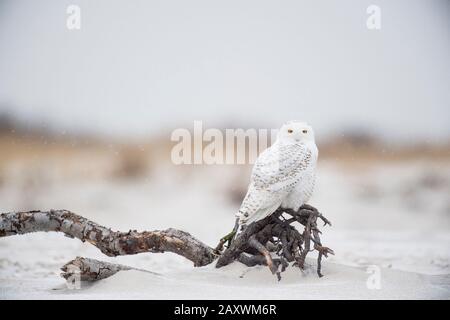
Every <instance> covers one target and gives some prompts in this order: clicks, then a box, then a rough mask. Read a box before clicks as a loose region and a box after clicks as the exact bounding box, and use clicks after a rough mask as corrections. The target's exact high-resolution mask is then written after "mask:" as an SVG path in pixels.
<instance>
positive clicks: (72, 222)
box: [0, 210, 216, 267]
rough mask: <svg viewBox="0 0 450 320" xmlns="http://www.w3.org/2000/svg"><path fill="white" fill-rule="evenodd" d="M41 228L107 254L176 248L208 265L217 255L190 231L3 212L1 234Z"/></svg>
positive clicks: (62, 214) (59, 213) (54, 213)
mask: <svg viewBox="0 0 450 320" xmlns="http://www.w3.org/2000/svg"><path fill="white" fill-rule="evenodd" d="M38 231H57V232H63V233H64V234H65V235H67V236H69V237H72V238H77V239H80V240H81V241H83V242H84V241H87V242H89V243H91V244H93V245H94V246H96V247H97V248H98V249H100V251H101V252H103V253H104V254H106V255H107V256H110V257H112V256H119V255H129V254H137V253H142V252H153V253H156V252H165V251H168V252H173V253H176V254H178V255H181V256H183V257H185V258H187V259H189V260H190V261H192V262H193V263H194V266H197V267H198V266H205V265H207V264H210V263H211V262H212V261H214V259H215V258H216V255H215V254H214V250H213V249H212V248H210V247H209V246H208V245H206V244H204V243H203V242H201V241H199V240H197V239H196V238H194V237H193V236H191V235H190V234H189V233H187V232H184V231H181V230H177V229H172V228H170V229H167V230H155V231H143V232H137V231H136V230H134V231H133V230H130V231H128V232H119V231H112V230H111V229H108V228H105V227H103V226H101V225H99V224H97V223H95V222H92V221H90V220H89V219H86V218H83V217H81V216H79V215H77V214H75V213H73V212H70V211H67V210H50V211H28V212H11V213H3V214H1V215H0V237H6V236H12V235H17V234H25V233H31V232H38Z"/></svg>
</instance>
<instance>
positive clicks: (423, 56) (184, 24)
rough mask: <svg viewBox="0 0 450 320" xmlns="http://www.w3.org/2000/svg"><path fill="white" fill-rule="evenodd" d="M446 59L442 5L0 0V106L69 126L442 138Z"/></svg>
mask: <svg viewBox="0 0 450 320" xmlns="http://www.w3.org/2000/svg"><path fill="white" fill-rule="evenodd" d="M69 4H76V5H79V6H80V7H81V30H79V31H69V30H68V29H67V28H66V17H67V14H66V8H67V6H68V5H69ZM370 4H376V5H378V6H379V7H380V8H381V26H382V28H381V30H379V31H373V30H368V29H367V28H366V19H367V17H368V15H367V13H366V8H367V7H368V6H369V5H370ZM449 57H450V1H447V0H442V1H441V0H430V1H421V0H413V1H407V0H404V1H399V0H383V1H378V0H377V1H374V0H370V1H364V0H354V1H348V0H347V1H334V0H329V1H317V0H316V1H298V0H295V1H294V0H293V1H261V0H252V1H249V0H239V1H237V0H227V1H211V0H203V1H198V0H190V1H182V0H164V1H163V0H159V1H155V0H148V1H144V0H142V1H129V0H121V1H117V0H116V1H111V0H96V1H92V0H90V1H89V0H86V1H80V0H71V1H65V0H64V1H62V0H53V1H48V0H46V1H44V0H40V1H32V0H28V1H23V0H10V1H6V0H0V112H1V111H9V112H12V113H15V114H17V115H19V116H20V117H22V118H24V119H27V120H29V121H31V120H39V121H41V120H42V119H44V120H46V121H48V122H50V124H51V125H56V126H58V128H63V129H64V130H68V131H70V130H78V129H85V128H87V129H90V130H91V131H98V132H102V133H107V134H149V133H157V132H160V131H161V130H167V129H168V128H172V127H178V126H189V125H192V122H193V121H194V120H204V121H205V124H206V126H217V125H223V124H225V125H226V124H230V123H235V122H237V123H239V124H240V125H247V124H248V125H257V124H261V125H264V126H271V127H277V126H278V125H279V124H280V123H282V122H284V121H286V120H288V119H300V120H305V121H308V122H310V123H311V124H312V125H313V126H314V127H315V128H316V131H317V132H319V134H321V133H322V134H323V133H328V132H330V131H333V130H340V129H341V128H344V127H346V126H359V127H365V128H370V129H371V130H373V131H374V132H375V133H380V134H381V135H383V136H389V135H390V134H391V133H392V135H393V136H397V137H400V138H402V139H408V140H414V139H421V138H423V137H426V138H449V137H450V87H449V86H450V61H449Z"/></svg>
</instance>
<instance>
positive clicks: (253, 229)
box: [215, 205, 334, 279]
mask: <svg viewBox="0 0 450 320" xmlns="http://www.w3.org/2000/svg"><path fill="white" fill-rule="evenodd" d="M317 219H321V220H322V221H323V222H324V226H325V225H327V224H328V225H330V226H331V223H330V221H329V220H328V219H326V218H325V217H324V216H323V215H322V214H321V213H320V212H319V211H318V210H317V209H316V208H314V207H312V206H310V205H303V206H302V207H301V208H300V209H299V210H298V211H294V210H289V209H288V210H286V209H281V208H279V209H277V210H276V211H275V212H274V213H273V214H272V215H270V216H269V217H267V218H265V219H263V220H260V221H256V222H254V223H252V224H250V225H249V226H248V227H246V228H245V229H244V230H243V231H242V232H241V233H239V234H238V236H237V237H236V239H235V240H234V241H232V242H231V244H230V245H229V246H228V248H226V249H225V250H224V251H223V252H222V250H223V247H224V243H225V241H224V239H226V237H224V238H222V239H221V241H220V242H219V244H218V246H217V247H216V249H215V250H216V252H221V254H220V256H219V259H218V261H217V263H216V267H218V268H220V267H222V266H225V265H228V264H230V263H231V262H233V261H235V260H237V261H239V262H241V263H243V264H245V265H247V266H255V265H266V266H268V267H269V269H270V271H271V272H272V273H273V274H276V275H277V277H278V279H280V278H281V276H280V273H281V272H283V271H284V270H286V267H287V266H288V265H289V263H291V262H294V265H296V266H298V267H299V268H301V269H304V267H305V259H306V256H307V254H308V253H309V252H310V251H314V250H317V251H318V256H317V274H318V275H319V277H322V273H321V265H322V264H321V261H322V257H323V256H325V257H328V254H334V252H333V250H331V249H330V248H328V247H325V246H323V245H322V243H321V241H320V234H321V232H320V230H319V228H318V227H317ZM293 223H299V224H301V225H302V226H303V227H304V229H303V232H302V233H300V232H299V231H298V230H297V228H295V226H293V225H292V224H293ZM273 254H274V255H276V258H273V257H272V255H273Z"/></svg>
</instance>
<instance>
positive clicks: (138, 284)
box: [0, 162, 450, 299]
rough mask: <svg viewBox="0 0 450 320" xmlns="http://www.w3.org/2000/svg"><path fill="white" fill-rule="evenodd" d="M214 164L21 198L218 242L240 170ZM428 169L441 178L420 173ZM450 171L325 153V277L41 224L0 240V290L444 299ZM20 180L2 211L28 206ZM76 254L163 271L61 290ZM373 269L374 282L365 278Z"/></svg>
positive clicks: (1, 197) (320, 193)
mask: <svg viewBox="0 0 450 320" xmlns="http://www.w3.org/2000/svg"><path fill="white" fill-rule="evenodd" d="M424 168H426V170H425V169H424ZM217 169H218V168H215V167H210V168H202V169H195V170H192V171H191V172H188V173H186V172H181V171H179V170H166V171H162V172H161V173H160V174H152V175H151V179H149V180H145V179H144V180H139V181H136V180H131V181H128V182H124V181H100V180H99V181H97V180H93V181H90V182H83V181H78V182H77V181H74V182H72V183H63V182H61V181H59V180H58V179H56V180H55V181H52V182H51V183H48V185H47V186H46V188H38V189H36V190H34V191H33V197H31V196H29V195H27V201H28V202H29V203H31V205H32V206H33V207H34V208H40V209H46V208H65V209H70V210H72V211H74V212H77V213H79V214H82V215H84V216H86V217H88V218H91V219H93V220H94V221H96V222H98V223H100V224H103V225H106V226H110V227H112V228H114V229H120V230H128V229H131V228H132V229H138V230H146V229H147V230H153V229H161V228H168V227H175V228H180V229H183V230H186V231H188V232H190V233H191V234H193V235H195V236H196V237H197V238H199V239H201V240H202V241H205V242H206V243H208V244H210V245H211V246H213V245H215V244H216V242H217V240H218V238H219V237H220V236H221V235H224V234H226V233H227V232H228V231H229V229H230V228H231V227H232V224H233V220H234V217H233V213H234V210H236V206H237V205H236V203H232V202H231V201H230V199H229V196H228V195H227V192H229V190H231V189H233V186H234V184H235V182H236V181H237V180H236V179H237V178H236V177H240V176H242V172H235V169H233V168H231V167H225V168H220V169H219V170H217ZM430 170H431V171H430ZM435 172H439V177H440V178H442V179H443V180H442V181H443V182H442V181H441V182H442V183H441V182H439V181H440V180H439V181H438V182H437V183H431V184H430V183H423V184H421V181H422V180H423V178H424V175H426V176H430V175H431V176H433V174H434V173H435ZM244 175H245V174H244ZM235 178H236V179H235ZM449 179H450V170H449V167H448V166H442V164H438V165H436V168H434V169H433V167H431V169H430V166H429V165H428V164H427V165H426V166H424V165H423V164H421V163H411V164H410V165H408V166H405V165H402V166H400V165H395V164H392V165H389V166H382V167H373V168H370V170H367V169H363V170H361V171H360V172H355V169H354V168H353V169H352V170H351V171H350V172H347V171H346V170H345V169H342V168H337V167H336V166H335V165H334V164H328V163H324V162H323V163H321V164H320V168H319V181H318V186H317V189H316V193H315V195H314V199H313V200H312V204H314V205H316V206H317V207H319V208H320V209H321V211H322V212H323V213H324V214H325V215H326V216H327V217H328V218H329V219H330V220H331V221H332V222H333V226H332V227H331V228H330V227H325V228H323V229H322V231H323V236H322V240H323V243H324V245H327V246H330V247H331V248H333V249H334V251H335V252H336V256H333V257H331V258H329V259H325V260H324V261H323V273H324V275H325V276H324V277H323V278H318V277H317V275H316V273H315V259H313V258H314V256H312V257H311V258H310V259H309V260H308V263H309V268H308V269H307V270H306V271H304V272H302V271H300V270H298V269H296V268H289V269H288V270H287V271H286V272H284V273H283V274H282V280H281V281H280V282H278V281H277V280H276V278H275V277H274V276H273V275H271V274H270V272H269V271H268V270H267V268H264V267H256V268H247V267H245V266H243V265H241V264H238V263H235V264H232V265H230V266H227V267H224V268H221V269H216V268H214V265H209V266H206V267H202V268H193V266H192V264H191V263H190V262H189V261H187V260H185V259H184V258H182V257H179V256H176V255H174V254H170V253H164V254H151V253H149V254H139V255H135V256H125V257H116V258H108V257H105V256H104V255H102V254H101V253H100V252H99V251H98V250H97V249H96V248H94V247H93V246H91V245H89V244H85V243H81V242H80V241H78V240H73V239H69V238H67V237H64V236H63V235H61V234H56V233H51V234H50V233H49V234H45V233H38V234H29V235H24V236H16V237H9V238H2V239H0V299H121V298H128V299H136V298H150V299H215V298H224V299H227V298H234V299H245V298H247V299H249V298H250V299H341V298H342V299H350V298H352V299H375V298H382V299H400V298H405V299H449V298H450V276H449V275H450V266H449V263H450V234H449V230H450V214H449V211H448V210H450V203H449V202H448V201H449V200H448V194H449V193H448V192H449ZM243 180H245V179H243ZM425 180H426V179H425ZM431 180H432V179H431ZM433 181H434V180H433ZM21 188H22V187H21V186H20V185H17V186H14V185H9V186H8V187H7V188H6V187H3V188H1V189H0V201H1V203H2V208H1V211H12V210H15V209H27V208H24V207H23V197H22V195H23V193H21ZM27 206H30V204H27ZM75 256H85V257H91V258H96V259H100V260H106V261H110V262H117V263H121V264H126V265H130V266H134V267H137V268H142V269H147V270H150V271H153V272H156V273H158V274H159V275H154V274H149V273H145V272H140V271H123V272H120V273H118V274H116V275H115V276H113V277H111V278H108V279H105V280H102V281H99V282H97V283H92V284H83V285H82V287H81V289H79V290H77V289H68V288H67V286H66V284H65V281H64V280H63V279H62V278H61V277H59V275H58V273H59V272H60V271H59V268H60V267H61V266H62V265H63V264H64V263H66V262H67V261H69V260H71V259H73V258H74V257H75ZM374 268H375V269H376V270H379V276H380V284H381V288H380V289H376V288H371V286H370V285H369V286H368V285H367V281H368V279H369V281H370V277H371V276H373V275H372V274H370V273H368V272H369V271H370V270H374Z"/></svg>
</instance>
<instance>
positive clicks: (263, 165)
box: [237, 121, 318, 225]
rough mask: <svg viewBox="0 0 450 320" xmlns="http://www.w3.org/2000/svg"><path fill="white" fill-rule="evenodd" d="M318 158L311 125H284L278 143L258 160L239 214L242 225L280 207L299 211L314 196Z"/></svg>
mask: <svg viewBox="0 0 450 320" xmlns="http://www.w3.org/2000/svg"><path fill="white" fill-rule="evenodd" d="M317 157H318V150H317V147H316V144H315V141H314V132H313V130H312V128H311V126H309V125H308V124H306V123H304V122H297V121H292V122H288V123H286V124H284V125H283V126H282V127H281V129H280V131H279V133H278V136H277V140H276V141H275V143H274V144H273V145H272V146H271V147H269V148H268V149H266V150H265V151H264V152H262V153H261V154H260V155H259V157H258V159H257V160H256V163H255V165H254V167H253V171H252V175H251V179H250V184H249V187H248V191H247V194H246V196H245V198H244V200H243V202H242V205H241V207H240V209H239V212H238V213H237V216H238V217H239V224H240V225H248V224H250V223H252V222H254V221H258V220H261V219H264V218H265V217H267V216H268V215H270V214H272V213H273V212H274V211H275V210H276V209H277V208H278V207H280V206H282V207H283V208H289V209H294V210H298V208H299V207H300V206H301V205H303V204H304V203H306V202H307V201H308V200H309V198H310V197H311V195H312V192H313V189H314V183H315V168H316V162H317Z"/></svg>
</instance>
